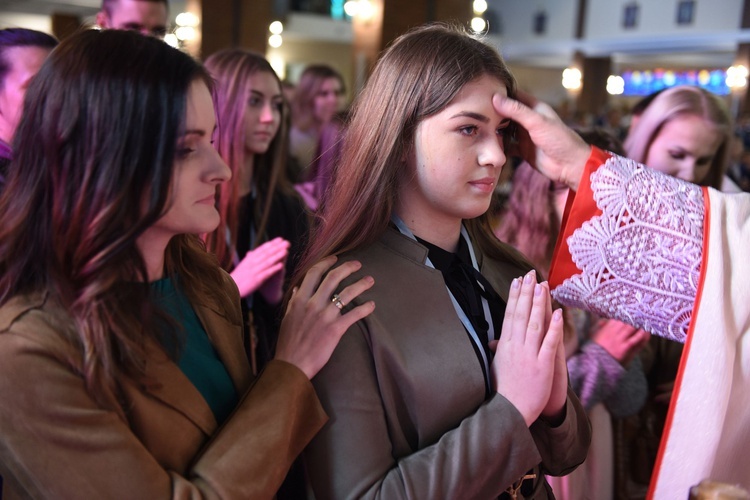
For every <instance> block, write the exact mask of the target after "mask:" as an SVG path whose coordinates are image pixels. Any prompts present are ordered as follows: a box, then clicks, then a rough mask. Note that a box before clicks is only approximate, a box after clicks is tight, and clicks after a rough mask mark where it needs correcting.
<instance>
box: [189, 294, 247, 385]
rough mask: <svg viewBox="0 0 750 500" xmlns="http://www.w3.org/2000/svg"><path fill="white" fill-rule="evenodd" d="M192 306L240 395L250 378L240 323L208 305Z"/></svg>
mask: <svg viewBox="0 0 750 500" xmlns="http://www.w3.org/2000/svg"><path fill="white" fill-rule="evenodd" d="M193 307H194V308H195V313H196V314H197V315H198V319H199V320H200V322H201V324H202V325H203V328H205V330H206V332H207V333H208V338H209V340H210V341H211V344H213V346H214V349H216V352H217V354H218V355H219V359H221V362H222V363H224V367H225V368H226V369H227V372H228V373H229V376H230V377H231V379H232V382H233V383H234V388H235V389H236V390H237V394H238V395H239V396H240V397H242V395H243V394H244V393H245V391H246V390H247V388H248V387H249V386H250V382H251V380H252V373H251V371H250V364H249V362H248V360H247V356H246V354H245V346H244V344H243V343H242V335H243V330H242V325H238V324H237V323H234V322H232V321H231V320H229V319H228V318H227V317H226V316H224V315H223V314H221V313H219V312H218V311H216V310H215V309H214V308H212V307H210V306H203V305H195V306H193Z"/></svg>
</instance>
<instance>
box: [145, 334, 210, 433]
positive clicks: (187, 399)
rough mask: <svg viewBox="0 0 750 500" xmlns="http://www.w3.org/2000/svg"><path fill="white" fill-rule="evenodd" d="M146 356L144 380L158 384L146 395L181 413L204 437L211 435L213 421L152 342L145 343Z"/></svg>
mask: <svg viewBox="0 0 750 500" xmlns="http://www.w3.org/2000/svg"><path fill="white" fill-rule="evenodd" d="M146 353H147V361H146V380H148V381H151V380H154V381H156V380H158V383H149V384H148V385H147V386H146V388H145V390H146V392H148V393H149V394H150V395H151V396H153V397H155V398H156V399H158V400H160V401H161V402H162V403H164V404H166V405H167V406H170V407H172V408H173V409H174V410H176V411H178V412H180V413H182V414H183V415H184V416H185V417H186V418H187V419H189V420H190V421H191V422H193V423H194V424H195V425H196V426H197V427H198V428H199V429H200V430H201V431H203V432H204V433H205V434H206V435H209V436H210V435H211V434H213V432H214V431H215V430H216V427H217V423H216V418H215V417H214V414H213V412H212V411H211V408H210V407H209V406H208V403H206V400H205V399H203V396H202V395H201V393H200V392H199V391H198V389H197V388H196V387H195V386H194V385H193V384H192V383H191V382H190V380H189V379H188V378H187V376H185V374H184V373H182V370H180V367H179V366H177V365H176V364H175V363H174V362H173V361H172V360H171V359H169V356H167V354H166V352H164V349H162V348H161V346H160V345H159V344H158V343H157V342H156V341H154V340H152V339H147V340H146Z"/></svg>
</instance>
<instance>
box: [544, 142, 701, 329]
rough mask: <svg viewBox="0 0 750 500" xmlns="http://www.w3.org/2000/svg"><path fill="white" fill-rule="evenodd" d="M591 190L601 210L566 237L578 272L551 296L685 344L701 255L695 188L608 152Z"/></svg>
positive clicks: (698, 192) (698, 198) (698, 194)
mask: <svg viewBox="0 0 750 500" xmlns="http://www.w3.org/2000/svg"><path fill="white" fill-rule="evenodd" d="M591 189H592V191H593V193H594V201H595V202H596V204H597V206H598V207H599V209H601V211H602V212H603V213H602V215H600V216H596V217H593V218H592V219H591V220H589V221H587V222H585V223H584V224H583V225H582V226H581V227H580V228H579V229H577V230H576V231H575V232H574V233H573V234H572V235H571V236H570V237H569V238H568V240H567V243H568V246H569V248H570V254H571V256H572V257H573V262H574V263H575V264H576V266H578V268H579V269H580V270H581V271H582V272H581V274H578V275H575V276H572V277H570V278H568V279H567V280H565V282H564V283H563V284H562V285H560V286H559V287H557V288H556V289H555V291H554V292H553V296H554V297H555V299H557V300H558V301H560V302H561V303H564V304H566V305H569V306H572V307H578V308H581V309H585V310H588V311H592V312H595V313H597V314H600V315H603V316H607V317H610V318H616V319H619V320H622V321H625V322H627V323H630V324H632V325H635V326H638V327H640V328H643V329H644V330H646V331H648V332H650V333H653V334H656V335H660V336H663V337H666V338H669V339H672V340H677V341H680V342H684V340H685V337H686V335H687V330H688V327H689V326H690V319H691V317H692V312H693V303H694V300H695V296H696V293H697V291H698V280H699V277H700V265H701V259H702V252H703V217H704V204H703V203H704V202H703V192H702V190H701V188H700V187H699V186H696V185H694V184H689V183H685V182H682V181H678V180H677V179H675V178H673V177H669V176H667V175H664V174H661V173H659V172H656V171H653V170H650V169H648V168H645V167H644V166H643V165H641V164H639V163H636V162H634V161H632V160H629V159H626V158H622V157H619V156H612V157H611V158H610V159H609V160H607V162H606V163H605V164H604V166H602V167H601V168H599V169H598V170H597V171H596V172H594V173H593V174H592V175H591Z"/></svg>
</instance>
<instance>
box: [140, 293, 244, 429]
mask: <svg viewBox="0 0 750 500" xmlns="http://www.w3.org/2000/svg"><path fill="white" fill-rule="evenodd" d="M193 308H194V309H195V313H196V314H197V315H198V319H199V320H200V322H201V324H202V325H203V328H204V329H205V330H206V333H207V334H208V338H209V340H210V341H211V344H212V345H213V347H214V349H216V352H217V354H218V356H219V359H221V361H222V363H224V366H225V368H226V369H227V372H228V373H229V377H230V378H231V379H232V382H233V383H234V386H235V389H236V390H237V393H238V396H239V397H242V394H244V392H245V391H246V390H247V387H248V386H249V385H250V380H251V373H250V366H249V364H248V362H247V358H246V357H245V350H244V346H243V344H242V326H241V325H238V324H236V323H233V322H232V321H230V320H228V319H227V318H226V317H225V316H223V315H222V314H220V313H219V312H217V311H216V310H215V309H214V308H211V307H208V306H202V305H198V304H195V305H193ZM147 351H148V362H147V364H146V375H147V376H148V379H149V380H159V381H160V384H158V385H153V386H149V387H147V391H148V392H149V393H150V394H151V395H152V396H154V397H155V398H157V399H159V400H160V401H162V402H163V403H165V404H167V405H169V406H171V407H172V408H174V409H175V410H177V411H179V412H180V413H182V414H183V415H184V416H185V417H186V418H188V419H190V421H192V422H193V423H194V424H195V425H196V426H198V427H199V428H200V429H201V430H202V431H203V432H204V433H206V434H207V435H211V434H213V433H214V432H215V431H216V428H217V422H216V418H215V417H214V414H213V412H212V411H211V408H210V407H209V406H208V403H206V400H205V399H203V396H202V395H201V393H200V391H198V389H197V388H196V387H195V386H194V385H193V384H192V383H191V382H190V380H189V379H188V378H187V376H185V374H184V373H182V370H180V367H179V366H177V365H176V364H175V363H174V362H173V361H171V360H170V359H169V357H168V356H167V354H166V353H165V352H164V350H163V349H162V348H161V346H159V345H158V344H157V343H156V342H155V341H152V340H149V341H148V348H147Z"/></svg>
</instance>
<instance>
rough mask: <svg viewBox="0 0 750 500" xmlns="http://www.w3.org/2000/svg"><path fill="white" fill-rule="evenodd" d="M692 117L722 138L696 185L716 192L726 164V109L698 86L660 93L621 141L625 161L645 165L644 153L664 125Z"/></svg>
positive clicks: (729, 132)
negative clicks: (713, 129)
mask: <svg viewBox="0 0 750 500" xmlns="http://www.w3.org/2000/svg"><path fill="white" fill-rule="evenodd" d="M684 115H695V116H698V117H700V118H703V119H704V120H706V121H707V122H708V123H711V124H713V126H714V127H715V128H716V130H718V131H719V132H720V133H721V134H722V136H723V139H722V141H721V144H720V145H719V149H718V150H717V151H716V154H715V155H714V158H713V161H712V162H711V167H710V170H709V171H708V174H707V175H706V178H705V179H703V180H702V181H701V182H700V184H701V185H702V186H710V187H713V188H716V189H720V188H721V183H722V180H723V177H724V172H726V169H727V166H728V164H729V142H730V140H731V137H732V126H731V117H730V115H729V110H727V107H726V106H725V105H724V103H723V102H722V101H721V99H719V97H718V96H716V95H714V94H712V93H711V92H708V91H707V90H704V89H702V88H700V87H693V86H690V85H680V86H677V87H672V88H670V89H667V90H664V91H662V92H660V93H659V94H658V95H657V96H656V97H655V98H654V99H653V100H652V101H651V102H650V103H649V104H648V106H647V107H646V108H645V109H644V110H643V112H642V113H641V115H640V118H639V119H638V121H637V122H636V123H635V124H634V125H633V126H632V127H631V128H630V133H629V134H628V137H627V139H625V151H626V152H627V156H628V158H632V159H633V160H635V161H638V162H641V163H643V162H645V161H646V158H647V156H648V151H649V149H650V148H651V144H653V142H654V140H655V139H656V137H657V136H658V135H659V132H661V130H662V128H663V127H664V125H665V124H666V123H667V122H669V121H670V120H673V119H675V118H677V117H679V116H684Z"/></svg>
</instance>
